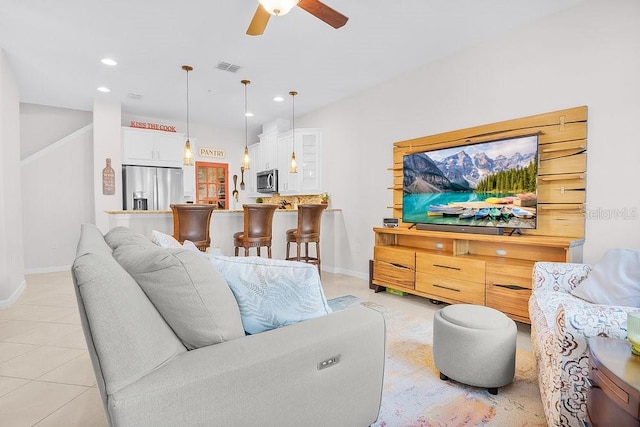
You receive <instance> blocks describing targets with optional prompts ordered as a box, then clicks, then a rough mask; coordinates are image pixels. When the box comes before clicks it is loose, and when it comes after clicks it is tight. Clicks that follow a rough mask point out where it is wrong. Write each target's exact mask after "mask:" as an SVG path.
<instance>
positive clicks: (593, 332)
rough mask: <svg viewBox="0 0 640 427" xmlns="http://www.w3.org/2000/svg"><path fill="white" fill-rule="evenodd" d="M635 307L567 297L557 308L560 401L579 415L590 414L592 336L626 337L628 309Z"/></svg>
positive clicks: (582, 417) (579, 417) (579, 416)
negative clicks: (589, 380) (589, 391)
mask: <svg viewBox="0 0 640 427" xmlns="http://www.w3.org/2000/svg"><path fill="white" fill-rule="evenodd" d="M633 310H637V309H635V308H633V307H621V306H608V305H598V304H591V303H589V302H586V301H583V300H580V299H579V298H575V300H573V301H564V302H563V303H562V304H560V305H559V307H558V310H557V312H556V322H555V334H556V342H557V343H558V346H559V348H558V349H557V351H558V352H559V358H560V383H559V384H558V387H559V389H560V393H561V395H562V396H563V398H562V399H561V401H560V404H561V405H564V407H565V409H566V411H567V412H568V413H572V414H575V416H576V417H577V418H578V419H584V418H585V416H586V402H587V391H588V389H589V386H588V384H587V382H586V378H587V377H588V375H589V347H588V341H589V338H591V337H596V336H605V337H610V338H618V339H626V337H627V312H628V311H633Z"/></svg>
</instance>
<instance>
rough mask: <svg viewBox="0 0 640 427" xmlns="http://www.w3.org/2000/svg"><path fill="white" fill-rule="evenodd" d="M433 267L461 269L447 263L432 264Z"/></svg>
mask: <svg viewBox="0 0 640 427" xmlns="http://www.w3.org/2000/svg"><path fill="white" fill-rule="evenodd" d="M433 266H434V267H439V268H448V269H449V270H458V271H460V270H462V269H461V268H460V267H449V266H448V265H440V264H433Z"/></svg>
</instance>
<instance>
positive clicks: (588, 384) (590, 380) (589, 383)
mask: <svg viewBox="0 0 640 427" xmlns="http://www.w3.org/2000/svg"><path fill="white" fill-rule="evenodd" d="M584 380H585V382H586V383H587V386H588V387H589V388H600V386H599V385H598V384H596V383H595V382H594V381H593V380H592V379H591V378H589V377H586V378H585V379H584Z"/></svg>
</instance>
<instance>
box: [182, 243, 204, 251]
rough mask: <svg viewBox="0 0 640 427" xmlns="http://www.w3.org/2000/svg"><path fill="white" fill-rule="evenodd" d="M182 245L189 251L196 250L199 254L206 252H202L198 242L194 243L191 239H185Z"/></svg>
mask: <svg viewBox="0 0 640 427" xmlns="http://www.w3.org/2000/svg"><path fill="white" fill-rule="evenodd" d="M182 247H183V248H185V249H186V250H188V251H191V252H196V253H198V254H204V252H202V251H201V250H200V249H198V247H197V246H196V244H195V243H193V242H192V241H191V240H185V241H184V242H183V243H182Z"/></svg>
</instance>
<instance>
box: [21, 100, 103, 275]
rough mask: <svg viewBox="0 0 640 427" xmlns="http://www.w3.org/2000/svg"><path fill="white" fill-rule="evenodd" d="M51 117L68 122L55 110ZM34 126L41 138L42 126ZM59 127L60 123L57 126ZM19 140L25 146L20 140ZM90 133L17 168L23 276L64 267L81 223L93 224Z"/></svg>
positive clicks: (55, 144) (51, 147)
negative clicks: (53, 115)
mask: <svg viewBox="0 0 640 427" xmlns="http://www.w3.org/2000/svg"><path fill="white" fill-rule="evenodd" d="M60 110H61V111H56V114H55V116H56V117H58V119H59V121H60V122H62V123H66V124H69V123H73V124H75V125H76V126H77V125H78V123H76V121H75V120H73V116H75V115H76V114H74V113H70V115H71V117H72V118H71V120H69V122H67V121H66V120H65V119H66V118H67V116H65V114H64V113H65V112H70V110H64V109H60ZM33 124H34V125H35V126H34V127H37V128H39V129H41V131H42V132H43V133H46V132H47V130H46V127H42V126H38V124H39V123H38V121H37V120H36V121H34V122H33ZM61 125H62V124H61ZM22 141H25V142H27V143H28V141H29V140H26V139H25V138H24V136H23V138H22ZM92 147H93V130H92V127H91V126H87V127H85V128H82V129H81V130H79V131H77V130H76V132H73V133H72V134H71V136H69V137H66V138H63V139H62V140H60V141H50V144H49V145H48V146H47V148H45V149H43V150H41V151H39V152H37V153H35V154H34V155H32V156H30V157H28V158H27V159H24V160H23V161H22V164H21V176H22V189H23V194H24V195H25V197H23V199H22V218H23V236H24V264H25V268H26V271H27V273H38V272H47V271H56V270H63V269H64V270H66V269H68V268H69V266H70V265H71V263H72V262H73V259H74V257H75V254H76V245H77V244H78V239H79V237H80V224H82V223H93V222H94V212H93V180H92V179H91V176H92V173H93V148H92Z"/></svg>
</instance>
